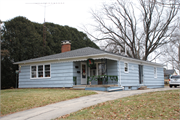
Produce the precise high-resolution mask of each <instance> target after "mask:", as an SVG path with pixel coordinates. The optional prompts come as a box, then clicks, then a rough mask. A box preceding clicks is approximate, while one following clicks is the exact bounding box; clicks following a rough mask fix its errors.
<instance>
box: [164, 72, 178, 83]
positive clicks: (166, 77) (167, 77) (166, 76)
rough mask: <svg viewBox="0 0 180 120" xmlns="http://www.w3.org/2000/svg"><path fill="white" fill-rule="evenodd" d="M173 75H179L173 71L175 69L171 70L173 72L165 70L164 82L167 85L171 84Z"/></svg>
mask: <svg viewBox="0 0 180 120" xmlns="http://www.w3.org/2000/svg"><path fill="white" fill-rule="evenodd" d="M171 75H177V73H176V71H175V70H173V69H171V70H166V69H164V82H165V83H166V84H168V83H169V77H170V76H171Z"/></svg>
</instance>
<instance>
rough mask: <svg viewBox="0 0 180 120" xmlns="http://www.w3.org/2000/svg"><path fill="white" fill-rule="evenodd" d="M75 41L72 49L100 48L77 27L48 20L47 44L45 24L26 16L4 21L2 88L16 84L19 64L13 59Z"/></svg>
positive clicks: (58, 48)
mask: <svg viewBox="0 0 180 120" xmlns="http://www.w3.org/2000/svg"><path fill="white" fill-rule="evenodd" d="M63 40H71V49H72V50H74V49H78V48H82V47H87V46H89V47H94V48H99V47H98V46H97V45H96V44H95V43H93V42H92V41H91V40H90V39H89V38H88V37H87V35H86V34H84V33H83V32H79V31H78V30H77V29H75V28H71V27H68V26H60V25H57V24H53V23H46V45H45V46H44V43H43V24H38V23H33V22H31V21H29V20H28V19H26V18H25V17H21V16H19V17H15V18H14V19H12V20H10V21H7V22H5V23H4V26H3V29H2V40H1V51H8V54H5V55H4V56H2V55H1V57H2V58H1V64H2V65H1V71H2V72H1V73H2V74H1V75H2V77H1V83H2V84H1V88H10V87H15V86H16V85H15V80H16V74H15V70H17V69H18V66H17V65H13V62H18V61H22V60H28V59H32V58H37V57H42V56H44V55H51V54H55V53H60V52H61V41H63Z"/></svg>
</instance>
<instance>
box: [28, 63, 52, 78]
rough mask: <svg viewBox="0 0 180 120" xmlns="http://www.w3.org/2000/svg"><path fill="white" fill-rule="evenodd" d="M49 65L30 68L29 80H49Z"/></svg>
mask: <svg viewBox="0 0 180 120" xmlns="http://www.w3.org/2000/svg"><path fill="white" fill-rule="evenodd" d="M50 71H51V70H50V65H49V64H48V65H33V66H31V78H49V77H51V72H50Z"/></svg>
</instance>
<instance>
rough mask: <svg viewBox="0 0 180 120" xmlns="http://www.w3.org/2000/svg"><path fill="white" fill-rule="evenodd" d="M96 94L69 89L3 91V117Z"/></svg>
mask: <svg viewBox="0 0 180 120" xmlns="http://www.w3.org/2000/svg"><path fill="white" fill-rule="evenodd" d="M91 94H96V93H95V92H92V91H85V90H69V89H9V90H1V103H0V105H1V115H7V114H10V113H14V112H18V111H22V110H26V109H30V108H35V107H40V106H44V105H48V104H51V103H56V102H60V101H64V100H68V99H72V98H78V97H81V96H87V95H91Z"/></svg>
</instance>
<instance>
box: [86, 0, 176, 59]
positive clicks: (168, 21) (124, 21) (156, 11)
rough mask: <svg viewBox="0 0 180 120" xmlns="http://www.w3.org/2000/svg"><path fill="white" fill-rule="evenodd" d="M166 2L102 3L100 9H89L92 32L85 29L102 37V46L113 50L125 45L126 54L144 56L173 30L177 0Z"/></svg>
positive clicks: (160, 43) (154, 48) (167, 39)
mask: <svg viewBox="0 0 180 120" xmlns="http://www.w3.org/2000/svg"><path fill="white" fill-rule="evenodd" d="M166 2H167V0H166V1H164V2H161V1H157V0H138V3H136V5H135V4H134V3H132V2H130V1H127V0H126V1H122V0H117V1H116V2H115V3H112V4H111V5H109V4H108V5H107V4H104V5H103V8H102V10H101V11H97V12H95V11H92V15H93V18H94V20H95V21H96V23H97V24H96V25H93V27H94V28H95V31H96V35H94V34H93V33H90V32H88V31H86V32H87V34H89V35H90V36H91V37H93V38H94V39H95V40H97V41H105V42H106V44H107V45H106V46H105V48H108V47H110V49H114V50H112V51H116V52H118V51H119V50H118V49H120V51H121V52H125V49H126V50H127V55H128V56H130V57H133V58H138V59H143V60H147V59H148V56H149V55H150V54H151V53H153V52H154V51H155V50H157V49H158V48H160V47H162V46H163V45H165V44H167V43H169V42H170V41H171V40H170V39H169V38H170V37H171V35H172V33H173V31H174V30H175V27H172V24H174V23H175V22H176V21H175V17H176V15H177V13H178V9H179V3H178V1H176V0H174V1H168V7H166V4H164V3H166ZM160 3H161V4H160ZM97 33H99V35H97ZM112 46H114V47H112ZM159 54H160V53H159ZM159 54H157V56H158V55H159ZM155 57H156V56H155Z"/></svg>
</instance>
